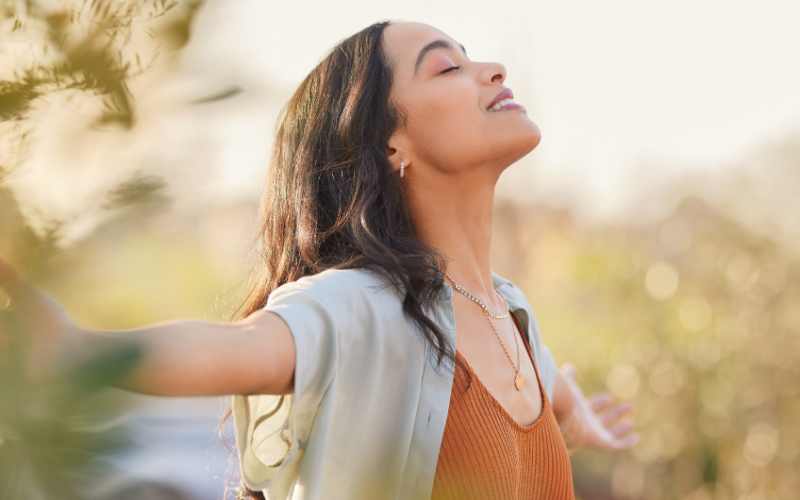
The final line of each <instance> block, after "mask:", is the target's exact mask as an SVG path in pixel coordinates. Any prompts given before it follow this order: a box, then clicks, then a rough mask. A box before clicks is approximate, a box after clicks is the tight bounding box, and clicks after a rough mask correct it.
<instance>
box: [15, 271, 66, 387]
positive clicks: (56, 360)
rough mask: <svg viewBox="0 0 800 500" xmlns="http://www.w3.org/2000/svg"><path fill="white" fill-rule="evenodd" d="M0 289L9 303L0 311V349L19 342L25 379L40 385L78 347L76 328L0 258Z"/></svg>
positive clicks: (61, 310) (48, 299) (62, 313)
mask: <svg viewBox="0 0 800 500" xmlns="http://www.w3.org/2000/svg"><path fill="white" fill-rule="evenodd" d="M0 288H2V290H3V291H5V293H6V294H7V295H8V297H9V302H8V304H6V305H5V307H2V308H0V348H3V349H5V348H7V347H6V346H8V345H9V342H11V340H12V338H13V337H16V338H18V339H20V340H21V341H22V353H23V356H24V359H23V363H24V365H25V366H26V369H27V375H28V380H29V381H30V382H32V383H34V384H37V383H40V382H43V381H44V380H45V379H46V377H47V375H48V374H49V373H52V372H54V371H56V370H57V369H58V368H59V367H60V366H61V365H63V364H65V363H66V362H67V360H68V358H69V355H71V354H77V353H78V351H79V350H80V348H81V342H80V338H79V332H80V330H79V328H78V327H77V326H76V325H75V323H73V321H72V320H71V319H70V317H69V315H68V314H67V313H66V311H65V310H64V308H62V307H61V306H60V305H59V304H58V303H57V302H56V301H55V300H53V299H51V298H50V297H48V296H47V295H45V294H44V293H42V292H41V291H39V290H38V289H36V288H35V287H33V286H32V285H31V284H30V283H28V282H27V281H25V280H24V279H23V278H22V277H21V276H20V275H19V274H18V273H17V271H16V269H14V267H13V266H12V265H11V264H10V263H9V262H8V261H6V260H5V259H3V258H2V257H0Z"/></svg>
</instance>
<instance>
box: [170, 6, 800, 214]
mask: <svg viewBox="0 0 800 500" xmlns="http://www.w3.org/2000/svg"><path fill="white" fill-rule="evenodd" d="M382 19H401V20H412V21H419V22H425V23H428V24H431V25H433V26H436V27H437V28H440V29H441V30H443V31H444V32H445V33H447V34H448V35H450V36H452V37H453V38H455V39H456V40H458V41H460V42H461V43H463V44H464V45H465V46H466V48H467V51H468V53H469V55H470V57H471V58H472V59H473V60H494V61H499V62H501V63H503V64H505V65H506V67H507V68H508V78H507V80H506V85H507V86H509V87H511V88H512V89H513V90H514V92H515V96H516V100H517V101H519V102H521V103H523V104H524V105H525V106H526V107H527V108H528V110H529V115H530V116H531V118H532V119H533V120H534V121H535V122H537V124H538V125H539V126H540V128H541V129H542V134H543V139H542V142H541V144H540V146H539V147H538V148H537V149H536V150H535V151H534V152H533V153H531V155H529V157H528V158H526V160H523V162H522V164H521V165H519V166H517V167H512V170H510V171H509V173H508V175H507V176H508V177H509V178H511V179H512V180H513V179H519V178H524V179H526V181H527V180H530V182H532V183H534V184H536V185H537V189H539V190H540V191H531V190H530V189H527V188H526V189H524V190H523V191H522V192H520V193H517V194H518V195H521V196H531V193H532V192H539V193H540V194H542V195H546V193H547V191H548V190H553V191H558V192H566V194H567V195H568V196H570V197H571V198H578V197H582V196H586V197H587V199H588V200H594V201H589V203H597V204H599V205H614V203H615V200H617V199H625V198H628V197H629V195H630V191H635V189H636V187H637V185H640V183H641V182H647V181H650V182H652V179H654V178H661V177H662V176H670V175H679V173H680V172H682V171H687V170H692V169H698V168H703V169H724V168H726V167H727V166H730V165H732V164H735V163H737V161H739V160H740V159H742V158H744V157H746V156H747V155H748V154H750V153H752V152H753V151H755V150H757V149H759V148H760V147H761V146H762V145H763V144H765V143H766V142H769V141H774V140H779V139H782V138H783V137H785V136H786V135H788V134H789V133H795V134H798V133H800V92H799V91H798V89H800V64H798V61H800V28H798V27H800V2H797V1H796V0H758V1H756V0H726V1H718V0H714V1H710V0H672V1H670V2H664V1H660V2H655V1H647V0H608V1H605V2H596V1H588V0H559V1H558V2H544V1H540V0H533V1H524V2H523V1H519V0H511V1H507V2H503V3H502V4H498V3H493V2H476V1H474V0H458V1H452V0H450V1H404V2H380V1H374V0H369V1H364V0H341V1H337V2H330V1H311V2H308V1H307V2H286V1H282V2H275V1H263V0H236V1H231V0H211V1H210V2H209V4H208V5H207V6H206V7H205V10H204V11H203V12H202V13H201V15H200V16H199V18H198V19H197V22H196V24H195V39H194V41H193V43H192V45H191V46H190V47H188V49H187V52H186V53H185V59H184V62H185V65H186V68H187V69H189V70H191V71H196V72H198V73H204V72H215V73H216V74H217V75H218V76H219V77H220V78H221V80H223V81H236V80H237V79H238V80H241V81H245V80H246V81H247V84H246V87H245V88H246V90H247V91H255V90H258V86H259V83H263V91H264V92H267V93H269V92H270V89H272V94H273V97H274V98H275V99H276V102H277V103H278V104H282V103H283V101H285V99H286V98H287V97H288V96H289V94H290V92H291V91H292V90H293V89H294V88H295V87H296V86H297V84H298V83H299V82H300V80H301V79H302V78H303V77H304V76H305V75H306V74H307V73H308V72H309V70H310V69H311V68H312V67H313V66H314V65H315V64H316V63H317V62H318V61H319V60H320V58H321V57H322V56H323V55H324V54H325V53H326V51H327V50H328V49H329V48H330V47H331V46H332V45H333V44H334V43H335V42H336V41H338V40H339V39H341V38H344V37H346V36H349V35H350V34H352V33H354V32H356V31H358V30H360V29H361V28H363V27H365V26H367V25H369V24H370V23H372V22H375V21H378V20H382ZM226 79H228V80H226ZM246 93H247V92H245V94H244V95H242V96H241V99H242V100H246V99H247V96H246ZM273 108H274V109H270V110H268V113H272V114H271V115H270V116H269V117H268V119H265V120H263V121H262V123H265V124H267V125H268V128H267V130H266V131H265V130H252V129H251V130H249V131H248V130H246V129H247V128H248V127H249V125H248V124H247V120H242V126H241V127H237V126H236V125H231V127H232V128H233V129H235V130H239V131H240V132H241V134H242V137H241V138H240V141H236V142H237V145H236V147H235V148H233V149H236V150H237V151H238V153H236V154H232V155H231V156H230V157H229V158H228V159H227V160H223V162H224V163H228V162H230V163H228V164H229V167H228V168H229V171H230V175H231V176H233V177H232V178H235V177H236V176H237V175H241V174H242V172H245V171H247V170H248V169H249V168H250V167H251V166H245V165H242V162H243V160H245V159H246V158H248V156H247V153H246V152H245V151H244V148H243V147H242V146H243V145H244V144H252V142H251V139H248V136H250V137H252V135H254V134H255V135H256V136H258V137H259V138H258V139H257V141H261V140H262V139H261V138H262V137H263V134H264V133H266V134H267V135H269V134H271V132H272V124H273V123H274V119H275V116H276V112H277V105H275V106H273ZM265 109H266V108H265ZM253 112H261V110H258V109H253ZM231 119H234V120H235V119H236V117H235V116H232V117H231ZM234 135H235V134H234ZM226 137H230V134H229V135H227V136H226ZM231 146H232V147H233V144H231ZM255 149H257V148H256V147H254V149H253V151H255ZM259 154H260V153H259ZM531 169H532V170H531ZM525 170H528V172H523V171H525ZM237 172H238V173H237ZM515 176H522V177H515ZM515 184H516V185H519V183H517V182H505V183H504V184H503V185H502V186H501V188H502V189H504V190H506V191H510V190H512V189H513V185H515Z"/></svg>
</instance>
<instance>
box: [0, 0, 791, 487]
mask: <svg viewBox="0 0 800 500" xmlns="http://www.w3.org/2000/svg"><path fill="white" fill-rule="evenodd" d="M383 19H394V20H414V21H421V22H426V23H428V24H431V25H434V26H436V27H438V28H440V29H442V30H443V31H444V32H445V33H447V34H449V35H450V36H452V37H453V38H455V39H456V40H458V41H459V42H461V43H463V44H464V45H465V46H466V48H467V51H468V53H469V54H470V57H471V58H472V59H473V60H494V61H499V62H502V63H503V64H505V66H506V68H507V69H508V77H507V80H506V82H505V83H506V85H507V86H509V87H511V88H512V89H513V90H514V93H515V99H516V100H517V101H518V102H521V103H523V104H524V105H525V106H526V107H527V108H528V113H529V116H531V118H532V119H533V120H534V121H535V122H536V123H537V124H538V125H539V126H540V128H541V129H542V133H543V139H542V142H541V144H540V145H539V147H538V148H537V149H536V150H535V151H534V152H533V153H531V154H530V155H529V156H528V157H526V158H525V159H523V160H522V161H520V162H519V163H518V164H516V165H514V166H512V167H511V168H510V169H509V170H508V171H507V172H506V173H505V174H504V176H503V178H502V179H501V183H500V186H499V188H498V196H497V200H496V211H495V233H494V236H493V241H492V244H493V258H494V262H493V266H494V270H495V272H497V273H498V274H501V275H503V276H506V277H508V278H510V279H512V280H513V281H514V282H515V283H517V284H518V285H519V286H520V287H521V288H522V289H523V290H524V291H525V293H526V294H527V296H528V298H529V300H530V302H531V304H532V306H533V308H534V310H535V311H536V312H537V316H538V320H539V323H540V327H541V330H542V333H543V337H544V341H545V343H546V344H548V345H549V346H550V348H551V349H552V351H553V353H554V355H555V357H556V359H557V361H558V362H559V363H561V362H564V361H572V362H574V363H575V364H576V365H577V366H578V369H579V378H580V382H581V384H582V385H583V387H584V388H585V390H586V392H589V393H591V392H593V391H596V390H602V389H603V388H605V387H608V388H609V389H610V391H611V392H612V393H613V394H615V395H616V396H617V397H619V398H623V399H630V400H633V401H634V402H635V404H636V418H637V424H638V427H639V432H640V434H641V436H642V439H641V441H640V443H639V444H638V445H637V446H636V447H635V448H634V449H633V450H631V451H630V452H626V453H622V454H618V455H607V454H600V453H594V452H590V451H581V452H580V453H578V454H576V455H575V456H574V457H573V465H574V476H575V483H576V489H577V493H578V496H579V498H582V499H585V500H589V499H597V500H600V499H678V500H712V499H713V500H772V499H794V498H800V476H798V474H797V471H798V470H800V426H798V424H797V422H798V421H800V308H799V307H798V304H800V92H797V89H798V88H800V65H798V64H797V61H798V60H800V30H798V29H797V26H800V4H798V3H797V2H794V1H788V0H786V1H783V0H761V1H758V2H757V1H756V0H728V1H726V2H722V1H717V0H700V1H698V0H694V1H688V0H675V1H673V2H668V3H666V2H652V1H641V0H639V1H633V0H611V1H608V2H602V3H598V2H589V1H587V0H565V1H561V2H543V1H539V0H533V1H525V2H523V1H521V0H510V1H508V2H505V3H504V4H502V5H501V4H491V5H487V4H486V3H485V2H475V1H472V0H468V1H463V0H462V1H459V2H455V1H452V0H448V1H445V0H426V1H406V2H403V3H402V5H400V4H398V3H397V2H376V1H370V2H368V1H365V0H343V1H340V2H322V1H310V2H302V3H290V2H276V1H264V0H262V1H255V0H236V1H227V2H226V1H222V0H206V1H205V2H202V3H200V2H188V1H178V2H172V1H169V0H158V1H144V0H141V1H133V0H93V1H92V0H88V1H82V0H58V1H56V0H53V1H45V0H41V1H27V2H26V1H22V0H19V1H15V0H0V119H2V122H0V131H2V135H0V154H1V156H0V254H2V255H5V256H8V257H9V258H10V259H12V261H13V262H14V263H15V264H16V265H18V266H19V268H20V269H21V270H22V271H23V272H24V274H25V275H26V276H28V277H29V278H30V279H31V280H33V281H34V282H35V283H37V284H38V285H40V286H41V287H43V288H44V289H45V290H46V291H47V292H49V293H50V294H52V295H53V296H54V297H56V298H57V299H58V300H59V301H61V303H62V304H64V305H65V307H66V308H67V310H68V311H69V312H70V313H71V314H72V315H73V317H74V318H75V319H76V320H77V321H78V322H79V323H81V324H83V325H85V326H87V327H93V328H107V329H119V328H129V327H135V326H140V325H143V324H147V323H152V322H156V321H162V320H168V319H174V318H180V317H197V318H207V319H215V320H217V319H224V318H226V317H227V315H228V314H229V313H230V311H231V309H232V305H233V304H234V303H235V301H236V298H237V292H238V287H239V285H240V283H241V280H242V279H243V278H244V277H245V274H244V273H245V272H246V266H245V264H246V263H247V259H246V254H247V251H248V249H249V247H250V242H251V235H252V233H251V230H252V228H253V225H254V223H255V222H256V219H255V218H256V206H257V203H258V198H259V196H260V194H261V185H262V184H263V180H264V175H265V170H266V167H267V160H268V157H269V153H270V148H271V144H272V134H273V133H274V128H275V122H276V120H277V117H278V113H279V111H280V109H281V107H282V106H283V104H284V103H285V102H286V101H287V100H288V98H289V97H290V96H291V94H292V92H293V91H294V89H295V88H296V86H297V85H298V84H299V82H300V81H301V80H302V78H303V77H304V76H305V75H306V74H307V73H308V72H309V71H310V70H311V68H313V66H314V65H315V64H316V63H317V62H318V61H319V60H320V59H321V58H322V57H323V56H324V55H325V54H326V51H327V50H328V49H330V48H331V47H332V46H333V45H334V44H335V43H336V42H337V41H338V40H340V39H342V38H344V37H346V36H349V35H350V34H352V33H354V32H356V31H358V30H360V29H362V28H363V27H365V26H367V25H369V24H371V23H373V22H376V21H379V20H383ZM111 392H114V391H111ZM9 394H10V393H8V392H6V393H3V394H0V397H3V398H4V399H5V398H6V397H10V396H8V395H9ZM15 397H16V396H15ZM26 397H30V398H32V399H31V401H35V400H36V398H37V397H41V396H40V395H28V396H26ZM112 397H113V398H116V400H117V401H121V402H122V404H123V405H124V406H125V407H126V408H127V410H126V411H125V413H124V416H123V417H121V418H118V419H116V420H115V422H116V423H117V424H119V425H120V426H122V427H123V428H124V429H125V431H124V434H125V435H126V436H127V441H126V444H124V445H120V446H119V447H118V448H116V449H115V450H116V451H114V452H113V453H110V454H107V456H106V458H105V459H104V460H105V463H106V465H107V469H104V470H106V471H107V473H104V474H103V476H102V478H101V479H102V480H101V481H100V483H101V487H102V488H101V489H103V490H102V491H105V492H115V493H113V495H112V496H113V497H114V498H131V499H132V498H162V497H163V498H187V499H197V500H200V499H208V500H212V499H215V500H219V499H221V498H222V497H223V495H224V494H225V491H224V490H225V485H226V484H228V482H229V480H230V479H235V477H236V470H235V463H232V462H231V461H230V460H229V459H230V451H229V450H228V449H227V448H226V446H225V439H220V438H219V436H218V432H217V431H218V429H217V426H218V424H219V420H220V417H221V416H222V414H223V413H224V412H225V410H226V409H227V406H228V405H229V404H230V402H229V401H228V400H227V399H226V398H185V399H180V398H178V399H166V398H155V397H147V396H133V395H130V394H125V393H122V391H118V392H117V393H115V394H114V395H113V396H112ZM15 401H17V400H13V401H11V400H6V401H3V402H0V404H6V406H8V405H12V404H16V403H15ZM26 404H27V403H26ZM47 418H51V419H53V420H58V419H59V414H58V413H57V412H55V413H53V414H52V415H49V416H48V417H47ZM3 429H4V427H3V422H0V459H2V458H3V453H6V455H7V456H6V459H8V457H9V456H8V451H7V450H9V449H10V444H8V442H9V440H8V439H6V442H7V443H6V444H5V446H4V440H3V437H4V433H9V432H10V431H9V430H8V428H7V427H6V428H5V430H3ZM231 433H232V430H231V429H230V427H223V429H222V435H223V437H224V436H227V437H228V438H230V437H231V435H232V434H231ZM8 435H10V434H5V436H6V437H7V436H8ZM42 446H45V452H46V454H51V453H56V454H57V453H58V452H57V451H56V450H49V449H47V448H46V444H45V445H42ZM3 463H4V466H5V464H6V463H10V462H3ZM48 466H53V465H52V464H51V465H48ZM12 475H13V474H12ZM34 475H35V474H34ZM229 476H230V477H229ZM3 478H5V475H4V474H3V473H2V472H0V479H3ZM109 494H111V493H109ZM125 495H128V496H125ZM137 495H138V496H137ZM9 498H11V497H9ZM26 498H36V495H29V496H26Z"/></svg>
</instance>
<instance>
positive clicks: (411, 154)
mask: <svg viewBox="0 0 800 500" xmlns="http://www.w3.org/2000/svg"><path fill="white" fill-rule="evenodd" d="M383 45H384V51H385V53H386V56H387V58H388V61H389V64H390V66H391V67H392V71H393V83H392V91H391V99H392V101H393V102H395V103H396V104H397V105H398V106H399V107H400V109H401V110H402V111H403V113H404V115H405V118H406V120H405V124H404V125H405V126H401V127H400V129H399V130H397V131H396V133H395V134H394V136H393V137H392V138H391V139H390V141H389V145H388V146H389V149H388V151H387V153H388V154H389V156H390V158H391V160H392V163H393V164H395V165H399V159H398V156H399V155H402V156H403V159H404V161H405V163H406V165H408V166H410V167H411V169H409V170H408V171H407V173H408V174H410V173H411V170H412V169H414V168H422V167H423V166H427V167H429V168H433V169H435V170H436V171H438V172H441V173H456V172H462V171H466V170H469V169H471V168H472V167H481V166H482V167H486V166H497V167H498V169H499V171H498V175H499V172H501V171H502V169H504V168H506V167H507V166H508V165H510V164H512V163H513V162H515V161H516V160H518V159H520V158H522V157H523V156H525V155H526V154H527V153H529V152H530V151H531V150H532V149H533V148H535V147H536V145H537V144H539V140H540V138H541V135H540V132H539V127H537V126H536V124H535V123H533V122H532V121H531V120H530V119H529V118H528V115H527V112H526V111H525V108H524V107H522V106H520V105H518V104H515V103H513V101H512V102H511V103H508V102H507V101H505V100H504V99H503V97H504V96H508V95H510V94H504V93H502V92H506V93H507V92H509V89H506V87H505V86H504V85H503V81H504V80H505V77H506V69H505V67H504V66H503V65H502V64H499V63H484V62H474V61H471V60H469V59H468V58H467V55H466V54H465V52H464V49H463V48H462V47H461V45H460V44H458V43H457V42H456V41H455V40H453V39H452V38H450V37H449V36H447V35H445V34H444V33H442V32H441V31H439V30H437V29H436V28H433V27H431V26H428V25H425V24H417V23H396V24H391V25H389V26H388V27H387V28H386V30H385V31H384V35H383ZM498 100H501V103H500V107H499V109H498V105H497V104H496V103H497V101H498ZM503 104H505V106H503ZM492 170H494V169H492Z"/></svg>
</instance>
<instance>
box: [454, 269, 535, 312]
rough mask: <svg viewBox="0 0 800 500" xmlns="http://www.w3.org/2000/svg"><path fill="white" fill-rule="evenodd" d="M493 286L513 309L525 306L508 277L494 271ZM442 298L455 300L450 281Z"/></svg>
mask: <svg viewBox="0 0 800 500" xmlns="http://www.w3.org/2000/svg"><path fill="white" fill-rule="evenodd" d="M492 286H494V287H495V288H497V291H498V292H500V294H501V295H502V296H503V298H505V299H506V302H508V308H509V309H511V310H512V311H515V312H516V311H517V310H519V309H524V308H525V306H524V305H523V304H522V302H521V301H520V300H519V298H518V297H517V294H516V293H513V291H512V290H513V289H514V285H513V284H512V283H511V282H510V281H508V280H507V279H505V278H503V277H502V276H498V275H496V274H495V273H492ZM440 297H441V298H440V300H446V301H451V300H453V287H452V285H450V283H448V282H446V281H445V282H444V288H443V289H442V293H441V296H440Z"/></svg>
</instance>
